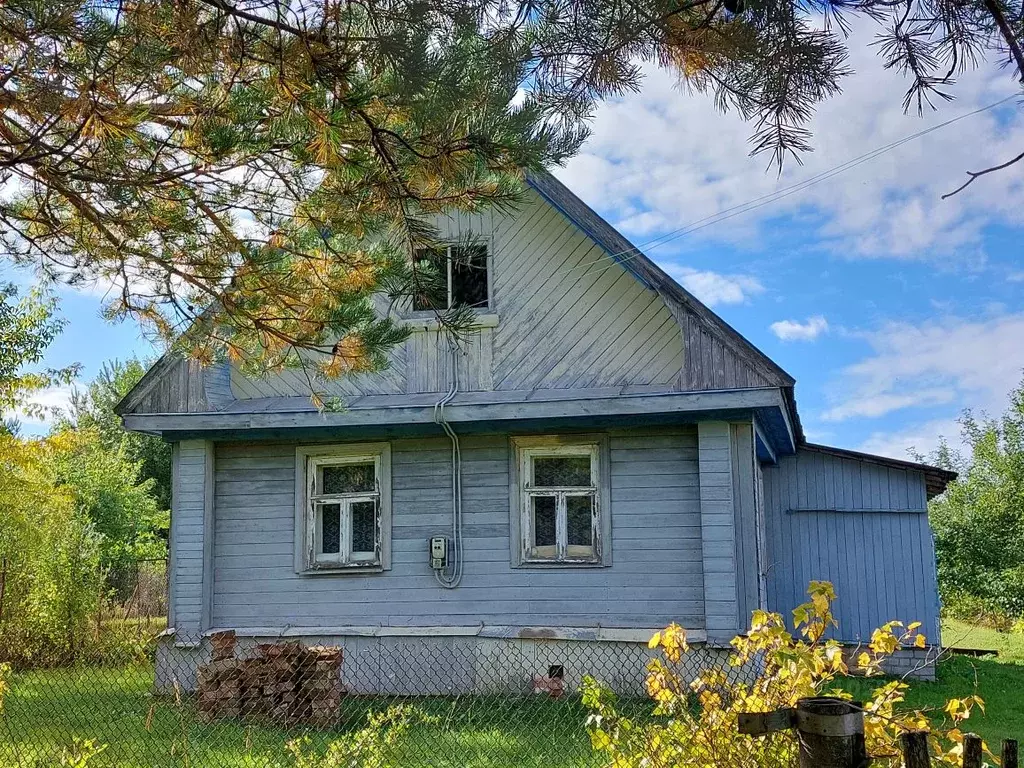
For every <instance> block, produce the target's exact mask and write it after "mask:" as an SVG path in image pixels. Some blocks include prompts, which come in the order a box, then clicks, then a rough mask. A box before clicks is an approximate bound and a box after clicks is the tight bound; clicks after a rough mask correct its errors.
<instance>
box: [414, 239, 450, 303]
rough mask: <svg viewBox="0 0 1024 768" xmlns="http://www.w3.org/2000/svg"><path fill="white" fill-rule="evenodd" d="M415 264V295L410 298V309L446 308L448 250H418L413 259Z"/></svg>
mask: <svg viewBox="0 0 1024 768" xmlns="http://www.w3.org/2000/svg"><path fill="white" fill-rule="evenodd" d="M414 260H415V262H416V283H417V284H416V289H417V290H416V293H415V294H414V295H413V297H412V308H413V309H416V310H421V309H447V308H448V249H447V248H419V249H417V250H416V254H415V257H414Z"/></svg>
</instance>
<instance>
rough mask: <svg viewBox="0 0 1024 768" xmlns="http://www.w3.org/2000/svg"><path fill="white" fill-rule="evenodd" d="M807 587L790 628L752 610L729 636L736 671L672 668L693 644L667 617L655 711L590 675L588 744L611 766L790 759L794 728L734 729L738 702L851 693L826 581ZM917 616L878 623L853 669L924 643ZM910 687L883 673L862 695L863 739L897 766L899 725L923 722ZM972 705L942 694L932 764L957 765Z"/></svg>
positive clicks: (654, 678) (876, 670)
mask: <svg viewBox="0 0 1024 768" xmlns="http://www.w3.org/2000/svg"><path fill="white" fill-rule="evenodd" d="M809 594H810V598H811V599H810V601H809V602H807V603H805V604H803V605H801V606H799V607H798V608H796V609H795V610H794V611H793V618H794V627H795V630H796V634H797V636H796V637H794V635H793V634H792V633H791V632H790V631H789V630H788V629H787V627H786V625H785V622H784V621H783V619H782V617H781V616H780V615H779V614H776V613H767V612H765V611H755V612H754V614H753V618H752V622H751V628H750V631H749V633H747V634H746V635H741V636H738V637H736V638H735V639H734V640H733V641H732V651H731V653H730V656H729V662H728V663H729V665H730V666H731V667H733V668H734V674H732V675H729V674H727V673H726V670H725V669H722V668H711V669H707V670H706V671H703V672H701V673H700V674H698V675H697V676H696V678H695V679H694V680H692V681H691V682H689V684H687V682H686V681H684V680H683V678H682V677H681V675H680V674H679V672H678V671H677V670H678V669H679V664H680V662H681V660H682V658H683V657H684V655H685V654H686V653H687V652H688V651H689V646H688V645H687V641H686V632H685V630H684V629H683V628H682V627H680V626H678V625H675V624H673V625H671V626H669V627H668V628H666V629H665V630H663V631H662V632H658V633H657V634H655V635H654V637H653V638H651V642H650V647H651V648H660V649H661V654H662V657H661V658H656V659H653V660H652V661H651V662H650V663H649V664H648V669H647V693H648V695H649V696H650V697H651V699H653V701H654V704H655V709H654V713H655V716H656V718H655V719H654V720H653V721H646V720H645V721H638V720H633V719H631V718H629V717H625V716H623V715H622V714H621V713H620V712H619V711H618V710H617V709H616V697H615V695H614V694H613V693H612V691H611V690H610V689H608V688H606V687H604V686H603V685H601V684H599V683H598V682H596V681H595V680H594V679H593V678H587V679H586V680H585V681H584V704H585V705H586V706H587V707H588V708H589V709H590V710H591V715H590V717H589V719H588V726H589V729H590V736H591V742H592V744H593V746H594V748H595V749H597V750H599V751H601V752H603V753H605V754H606V755H607V757H608V761H609V763H610V764H611V765H613V766H614V767H615V768H650V767H651V766H674V765H692V766H701V768H735V767H736V766H762V765H791V764H794V761H795V758H796V750H797V744H796V740H795V739H794V738H792V737H788V736H787V737H781V738H752V737H750V736H746V735H742V734H740V733H739V732H738V728H737V723H738V715H739V713H741V712H771V711H774V710H778V709H782V708H787V707H792V706H794V705H796V703H797V701H798V700H799V699H801V698H804V697H809V696H820V695H824V694H828V695H833V696H839V697H842V698H845V699H850V698H851V696H850V694H848V693H846V692H845V691H843V690H841V689H839V688H837V687H836V683H837V680H838V679H840V678H842V677H843V676H845V675H847V674H848V673H849V667H848V662H847V660H846V659H845V657H844V652H843V648H842V646H840V645H839V643H838V642H836V641H834V640H826V639H825V634H826V632H827V631H828V630H829V629H830V628H831V627H834V626H836V622H835V620H834V619H833V615H832V602H833V600H834V599H835V593H834V591H833V589H832V585H831V584H829V583H827V582H811V586H810V590H809ZM919 626H920V625H919V624H918V623H914V624H908V625H906V626H904V625H903V624H901V623H900V622H896V621H893V622H890V623H888V624H886V625H884V626H883V627H881V628H879V629H878V630H876V631H875V633H874V635H873V636H872V639H871V643H870V644H869V645H868V646H867V647H866V648H865V649H864V650H863V651H862V652H861V653H860V654H859V655H858V657H857V659H856V662H855V663H856V667H857V669H858V671H859V672H861V673H862V674H866V675H878V674H880V672H881V669H882V664H883V662H884V661H885V660H886V658H888V657H889V656H890V655H892V653H894V652H895V651H896V650H897V649H899V648H900V647H901V646H905V645H910V646H912V647H919V648H921V647H924V646H925V644H926V641H925V638H924V636H923V635H921V634H920V633H919V632H918V628H919ZM736 672H741V674H736ZM908 687H909V686H908V685H907V684H906V683H905V682H903V681H902V680H891V681H888V682H884V683H883V684H881V685H879V687H878V688H876V689H875V690H874V692H873V695H872V697H871V700H870V701H868V702H867V703H866V704H865V705H864V710H865V724H864V727H865V740H866V743H867V748H868V752H869V754H870V755H871V756H872V757H873V758H874V759H875V763H874V764H875V765H890V766H893V768H896V766H899V765H900V764H901V757H900V750H899V735H900V734H901V733H902V732H904V731H906V730H923V729H926V728H927V727H928V724H929V721H928V719H927V718H926V717H925V714H924V713H923V712H920V711H907V710H905V709H904V708H903V707H902V705H903V703H904V696H905V694H906V691H907V689H908ZM975 706H978V707H983V706H984V705H983V702H982V701H981V700H980V699H979V698H977V697H974V696H970V697H966V698H964V699H953V700H950V701H949V702H948V703H947V704H946V707H945V717H946V722H945V723H944V725H948V726H949V727H948V728H944V729H943V728H940V729H937V730H933V731H932V736H931V738H930V743H931V747H932V752H933V757H934V760H935V761H936V763H937V764H938V765H946V766H951V767H952V766H959V764H960V763H959V755H960V753H961V751H962V742H963V734H962V733H961V731H960V729H959V728H958V727H957V726H958V724H959V723H961V722H962V721H963V720H965V719H966V718H967V717H968V716H969V715H970V713H971V710H972V709H973V708H974V707H975ZM986 749H987V746H986Z"/></svg>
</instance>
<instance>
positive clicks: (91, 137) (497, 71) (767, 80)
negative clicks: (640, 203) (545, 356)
mask: <svg viewBox="0 0 1024 768" xmlns="http://www.w3.org/2000/svg"><path fill="white" fill-rule="evenodd" d="M857 14H860V15H865V14H866V15H869V16H872V17H874V18H876V19H877V20H879V22H881V23H883V24H885V25H886V31H885V32H884V34H883V37H882V40H881V45H880V47H879V50H880V51H881V53H882V55H883V57H884V58H885V63H886V66H889V67H893V68H896V69H899V70H902V71H904V72H906V73H907V74H908V75H909V76H910V77H911V81H912V85H911V88H910V90H909V92H908V94H907V99H906V102H905V106H906V107H907V108H910V107H912V106H914V105H916V106H917V107H918V108H919V109H923V108H924V106H925V105H926V104H928V103H930V100H933V99H939V100H941V99H945V98H948V97H949V95H950V94H949V93H948V92H947V89H948V86H950V85H951V84H952V83H953V82H954V80H955V78H956V77H957V75H958V74H959V73H960V72H962V71H963V70H964V69H965V68H966V67H970V66H975V65H976V64H977V63H978V62H979V61H980V60H981V58H982V57H983V56H984V55H985V54H986V53H987V52H991V51H995V55H996V57H997V58H998V59H1000V60H1003V61H1005V62H1007V63H1010V64H1012V65H1013V66H1014V67H1015V72H1016V74H1018V75H1020V76H1024V57H1022V55H1021V52H1020V46H1019V45H1018V43H1017V39H1018V36H1019V34H1020V32H1021V25H1022V21H1021V19H1022V14H1021V0H1011V1H1010V2H1004V0H955V1H954V0H616V1H615V2H609V0H531V2H529V3H515V2H511V3H510V2H507V1H506V0H360V1H359V2H350V1H349V0H345V1H344V2H342V0H289V1H288V2H285V0H176V2H165V1H164V0H133V1H132V2H130V3H129V2H124V1H123V0H7V1H6V2H5V3H3V5H2V6H0V73H2V74H0V107H2V111H0V182H2V183H3V185H4V188H5V189H7V190H11V191H12V192H11V194H10V195H8V196H7V197H6V198H4V199H3V200H0V226H2V227H3V229H4V233H3V235H2V237H3V242H4V245H5V246H6V249H7V251H8V253H9V254H10V255H12V256H13V258H15V259H16V260H18V261H20V262H24V263H32V264H35V265H38V266H39V267H41V268H42V269H43V270H44V271H46V272H48V273H50V274H51V275H53V276H55V277H58V278H60V279H64V280H68V281H70V282H73V283H76V282H96V281H99V282H101V283H103V284H105V285H111V286H113V288H112V292H111V301H110V303H109V307H108V310H109V312H110V314H111V315H112V316H115V317H118V316H123V315H126V314H131V315H134V316H136V317H139V318H141V319H143V320H145V321H147V322H148V323H150V324H151V326H152V327H154V328H155V329H156V330H157V331H159V332H160V333H161V334H162V335H163V336H164V337H166V338H167V339H168V340H171V339H177V341H176V343H177V344H179V346H180V347H182V348H184V349H188V350H189V351H190V352H191V353H192V354H194V355H196V356H197V357H198V358H199V359H200V360H203V361H209V360H212V359H214V358H215V357H218V356H221V355H228V356H230V357H232V358H235V359H239V360H241V361H242V362H243V363H244V364H245V365H249V366H252V367H256V368H265V367H270V368H276V367H280V366H285V365H299V364H304V363H308V364H309V365H310V366H311V367H315V370H316V371H317V372H318V374H319V375H325V376H330V375H337V374H340V373H344V372H347V371H358V370H365V369H368V368H374V367H379V366H382V365H384V364H385V362H386V357H385V352H386V351H387V349H388V348H389V347H390V346H392V345H393V344H395V343H396V342H398V341H400V340H401V339H402V338H403V337H404V334H405V330H404V329H403V328H402V327H401V326H399V325H398V324H396V323H394V322H392V321H391V319H390V313H384V315H383V316H381V315H380V314H378V313H377V312H375V311H374V305H373V302H372V301H371V298H372V297H373V296H374V295H375V294H376V295H379V296H383V297H385V298H387V299H390V300H391V302H402V301H405V300H408V298H409V296H410V295H415V294H418V293H423V292H431V291H433V290H436V288H437V275H433V274H430V272H429V270H428V269H425V268H424V269H421V268H419V267H418V266H417V265H416V263H415V262H414V261H413V260H412V259H411V258H410V255H411V252H412V251H413V250H414V249H416V248H417V247H421V246H430V245H432V244H435V243H434V241H435V240H436V238H437V232H436V230H435V229H434V228H433V227H432V226H431V222H432V221H433V218H432V217H433V216H435V215H436V214H445V213H452V212H459V211H465V212H474V211H478V210H480V209H481V208H483V207H486V206H499V207H500V206H508V205H511V204H513V203H515V202H516V200H517V199H518V195H519V194H520V192H521V184H522V179H523V173H524V172H529V171H537V170H540V169H541V168H543V167H547V166H550V165H551V164H556V163H560V162H562V161H564V160H565V159H566V158H568V157H569V156H571V155H572V154H573V153H574V152H576V151H577V149H578V148H579V146H580V144H581V142H582V141H583V139H584V138H585V136H586V124H587V119H588V118H589V116H590V114H591V113H592V110H593V107H594V105H595V102H596V101H597V100H598V99H601V98H604V97H606V96H608V95H611V94H616V93H620V92H622V91H625V90H629V89H636V88H638V87H640V81H641V71H642V65H643V64H644V62H652V61H653V62H657V63H659V64H661V65H665V66H670V67H673V68H675V69H676V70H678V71H679V72H680V73H681V75H682V76H683V77H684V78H685V79H686V82H687V83H689V84H690V85H692V86H693V87H695V88H697V89H699V90H703V91H709V92H712V93H714V95H715V97H716V99H717V103H718V105H719V107H721V108H723V109H729V108H732V109H737V110H738V111H739V112H740V113H741V114H742V115H743V116H744V117H745V118H747V119H749V120H751V121H752V122H753V124H754V134H753V149H754V152H765V153H768V154H770V155H771V156H772V157H773V158H774V160H775V161H776V162H777V163H782V161H783V160H784V158H785V157H787V156H789V155H795V154H796V153H799V152H801V151H804V150H806V149H808V148H809V136H808V134H807V131H806V128H805V125H806V122H807V120H808V119H809V117H810V116H811V114H812V112H813V109H814V106H815V105H816V104H817V103H819V102H820V101H821V100H823V99H825V98H828V97H830V96H832V95H834V94H836V93H837V92H838V91H839V88H840V84H841V78H842V77H843V75H844V74H845V73H846V69H845V67H844V60H845V58H846V48H845V43H844V40H843V35H842V33H843V31H844V30H845V29H846V25H847V23H848V17H849V16H851V15H857ZM972 178H973V177H972ZM441 314H442V318H441V319H442V320H443V322H444V324H445V326H446V327H447V328H448V329H449V330H451V331H452V332H453V333H455V334H456V335H458V334H459V333H461V332H463V331H465V330H466V329H467V328H468V327H469V325H470V324H471V318H470V316H469V315H468V313H467V312H466V311H465V309H464V308H454V309H453V310H450V311H446V312H443V313H441ZM297 349H305V350H312V351H314V352H315V353H318V354H316V355H314V356H313V357H312V358H310V357H309V356H307V357H302V356H300V355H299V354H298V353H297V352H296V350H297Z"/></svg>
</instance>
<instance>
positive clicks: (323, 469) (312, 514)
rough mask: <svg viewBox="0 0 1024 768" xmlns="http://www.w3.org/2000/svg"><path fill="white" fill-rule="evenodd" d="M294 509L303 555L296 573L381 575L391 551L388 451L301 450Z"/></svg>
mask: <svg viewBox="0 0 1024 768" xmlns="http://www.w3.org/2000/svg"><path fill="white" fill-rule="evenodd" d="M296 469H297V471H299V472H301V475H300V477H301V478H302V481H303V482H302V485H303V492H302V494H301V497H302V498H301V500H300V501H299V502H298V504H297V510H296V517H297V522H298V523H299V524H300V525H301V526H302V530H303V532H304V535H303V536H302V539H301V540H303V541H304V548H303V549H304V551H303V552H302V557H301V558H299V562H298V563H297V568H298V570H300V571H303V572H305V571H324V570H327V571H331V570H343V569H345V570H347V569H366V568H370V569H380V568H385V567H387V559H388V558H387V554H388V551H389V549H390V546H389V545H390V541H389V537H390V519H391V516H390V503H391V494H390V476H391V473H390V450H389V449H388V446H387V445H381V444H374V445H366V444H363V445H344V446H333V447H332V446H325V447H324V448H318V449H312V448H308V449H307V448H300V449H298V452H297V467H296Z"/></svg>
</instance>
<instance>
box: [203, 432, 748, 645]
mask: <svg viewBox="0 0 1024 768" xmlns="http://www.w3.org/2000/svg"><path fill="white" fill-rule="evenodd" d="M725 434H726V437H727V436H728V431H727V430H726V433H725ZM609 444H610V454H611V455H610V458H611V505H612V510H611V512H612V529H613V533H612V536H613V551H614V557H615V559H614V564H613V565H612V566H611V567H608V568H568V569H549V570H542V569H519V568H513V567H512V566H511V564H510V558H509V458H508V456H509V454H508V451H509V445H508V438H507V436H504V435H475V436H466V437H464V438H463V439H462V456H463V489H464V507H463V509H464V518H463V519H464V531H465V574H464V577H463V581H462V585H461V586H460V587H459V588H458V589H454V590H445V589H442V588H441V587H439V586H438V585H437V583H436V582H435V581H434V578H433V576H432V574H431V571H430V568H429V567H428V558H427V538H428V537H429V536H432V535H434V536H436V535H438V534H444V533H446V532H447V531H450V529H451V528H450V527H451V459H450V457H451V448H450V445H449V443H448V441H447V439H445V438H428V439H421V440H395V441H393V442H392V443H391V449H392V487H393V492H392V503H393V508H392V568H391V570H389V571H386V572H384V573H374V574H345V575H341V576H327V575H319V576H302V575H299V574H296V573H295V570H294V563H293V543H292V542H293V540H294V535H295V530H294V527H295V526H294V488H295V481H294V473H295V444H294V443H277V444H262V445H258V444H257V445H254V444H244V443H223V444H219V445H218V446H217V462H216V465H217V469H216V484H215V487H216V513H215V518H216V522H215V530H216V535H215V544H214V564H215V576H214V584H213V592H214V594H213V623H214V625H215V626H218V627H236V628H251V627H284V626H286V625H291V626H304V627H343V626H379V625H384V626H388V625H392V626H402V625H406V626H465V625H474V624H478V623H479V622H484V623H486V624H498V625H517V626H538V625H539V626H569V627H583V626H597V625H600V626H604V627H662V626H664V625H665V624H666V623H668V622H670V621H678V622H680V623H681V624H683V625H684V626H686V627H689V628H694V629H703V628H704V583H703V575H702V566H701V557H702V550H701V515H700V497H699V494H700V491H699V487H698V464H697V452H698V446H697V430H696V428H694V427H678V428H674V429H659V430H655V429H650V430H641V429H633V430H630V431H628V432H627V431H618V432H611V433H610V435H609ZM723 450H724V456H725V458H726V459H727V458H728V443H727V442H726V443H725V447H724V449H723ZM725 477H726V478H727V479H728V477H729V475H728V473H726V475H725ZM729 487H731V486H729ZM730 515H731V510H730ZM730 520H731V518H730Z"/></svg>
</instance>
